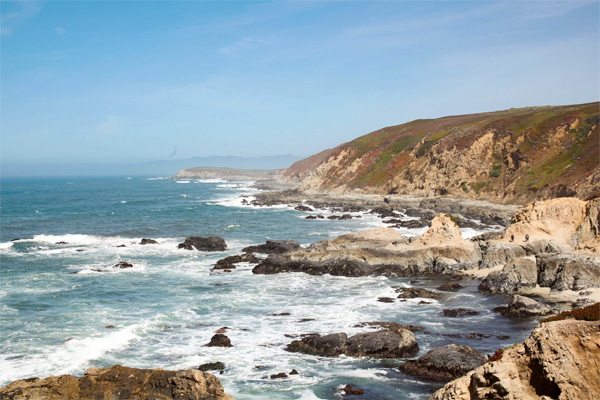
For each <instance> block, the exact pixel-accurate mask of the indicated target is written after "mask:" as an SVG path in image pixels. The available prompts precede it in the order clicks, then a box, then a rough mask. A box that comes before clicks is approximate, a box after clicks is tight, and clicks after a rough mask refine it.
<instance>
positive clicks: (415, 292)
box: [396, 287, 442, 300]
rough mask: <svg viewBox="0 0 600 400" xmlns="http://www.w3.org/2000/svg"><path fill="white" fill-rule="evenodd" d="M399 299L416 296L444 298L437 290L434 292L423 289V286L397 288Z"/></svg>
mask: <svg viewBox="0 0 600 400" xmlns="http://www.w3.org/2000/svg"><path fill="white" fill-rule="evenodd" d="M396 292H397V293H400V294H399V295H398V298H399V299H415V298H419V297H422V298H425V299H436V300H439V299H441V298H442V295H440V294H439V293H436V292H432V291H431V290H427V289H423V288H416V287H410V288H400V289H397V290H396Z"/></svg>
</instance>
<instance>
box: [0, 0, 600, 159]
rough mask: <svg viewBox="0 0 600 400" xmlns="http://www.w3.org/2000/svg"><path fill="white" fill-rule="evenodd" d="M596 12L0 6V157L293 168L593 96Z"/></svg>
mask: <svg viewBox="0 0 600 400" xmlns="http://www.w3.org/2000/svg"><path fill="white" fill-rule="evenodd" d="M599 4H600V2H598V1H591V2H577V1H564V2H563V1H551V2H544V1H502V2H496V1H493V2H491V1H490V2H488V1H478V2H466V1H460V2H452V1H444V2H433V1H420V2H409V1H384V2H363V1H352V2H350V1H348V2H345V1H327V2H317V1H315V2H313V1H290V2H251V1H244V2H242V1H238V2H222V1H218V2H217V1H214V2H208V1H179V2H160V1H137V2H125V1H112V2H108V1H107V2H92V1H49V2H5V1H2V2H1V3H0V7H1V15H2V17H1V18H2V26H1V29H2V35H1V45H2V48H1V67H2V70H1V76H0V79H1V95H2V103H1V111H2V121H1V128H2V132H1V135H2V136H1V156H2V162H3V163H33V162H46V163H58V162H62V163H64V162H73V163H85V162H94V163H96V162H143V161H149V160H160V159H169V158H172V159H173V158H174V159H180V158H187V157H192V156H211V155H236V156H261V155H272V154H296V155H310V154H313V153H316V152H318V151H321V150H323V149H325V148H329V147H333V146H336V145H338V144H341V143H343V142H346V141H349V140H351V139H354V138H356V137H358V136H360V135H363V134H365V133H368V132H370V131H373V130H376V129H379V128H382V127H384V126H389V125H396V124H400V123H404V122H408V121H411V120H414V119H417V118H435V117H442V116H445V115H453V114H466V113H474V112H482V111H493V110H500V109H507V108H511V107H523V106H533V105H550V104H552V105H554V104H575V103H585V102H591V101H597V100H599V98H600V82H599V79H600V78H599V75H600V72H599V71H600V62H599V58H600V56H599V52H600V50H599V48H600V37H599V31H600V29H599Z"/></svg>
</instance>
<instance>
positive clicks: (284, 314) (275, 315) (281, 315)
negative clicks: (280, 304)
mask: <svg viewBox="0 0 600 400" xmlns="http://www.w3.org/2000/svg"><path fill="white" fill-rule="evenodd" d="M271 315H272V316H274V317H285V316H288V315H291V314H290V313H289V312H282V313H278V314H271Z"/></svg>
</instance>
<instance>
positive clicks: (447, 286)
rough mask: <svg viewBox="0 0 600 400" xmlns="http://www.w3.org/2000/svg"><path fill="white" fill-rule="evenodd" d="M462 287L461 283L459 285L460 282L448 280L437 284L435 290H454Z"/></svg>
mask: <svg viewBox="0 0 600 400" xmlns="http://www.w3.org/2000/svg"><path fill="white" fill-rule="evenodd" d="M462 288H463V285H461V284H460V283H458V282H456V281H450V282H446V283H442V284H441V285H440V286H438V288H437V290H442V291H444V292H456V291H458V290H460V289H462Z"/></svg>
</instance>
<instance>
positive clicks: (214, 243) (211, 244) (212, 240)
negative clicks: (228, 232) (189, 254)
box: [177, 236, 227, 251]
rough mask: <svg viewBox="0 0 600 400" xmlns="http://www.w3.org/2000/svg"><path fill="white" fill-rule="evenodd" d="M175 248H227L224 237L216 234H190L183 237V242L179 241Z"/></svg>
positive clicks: (204, 249) (221, 249) (217, 249)
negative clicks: (203, 235) (205, 235)
mask: <svg viewBox="0 0 600 400" xmlns="http://www.w3.org/2000/svg"><path fill="white" fill-rule="evenodd" d="M177 248H178V249H186V250H198V251H225V250H227V243H226V242H225V239H223V238H220V237H217V236H211V237H202V236H190V237H188V238H187V239H185V242H183V243H179V245H178V246H177Z"/></svg>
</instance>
